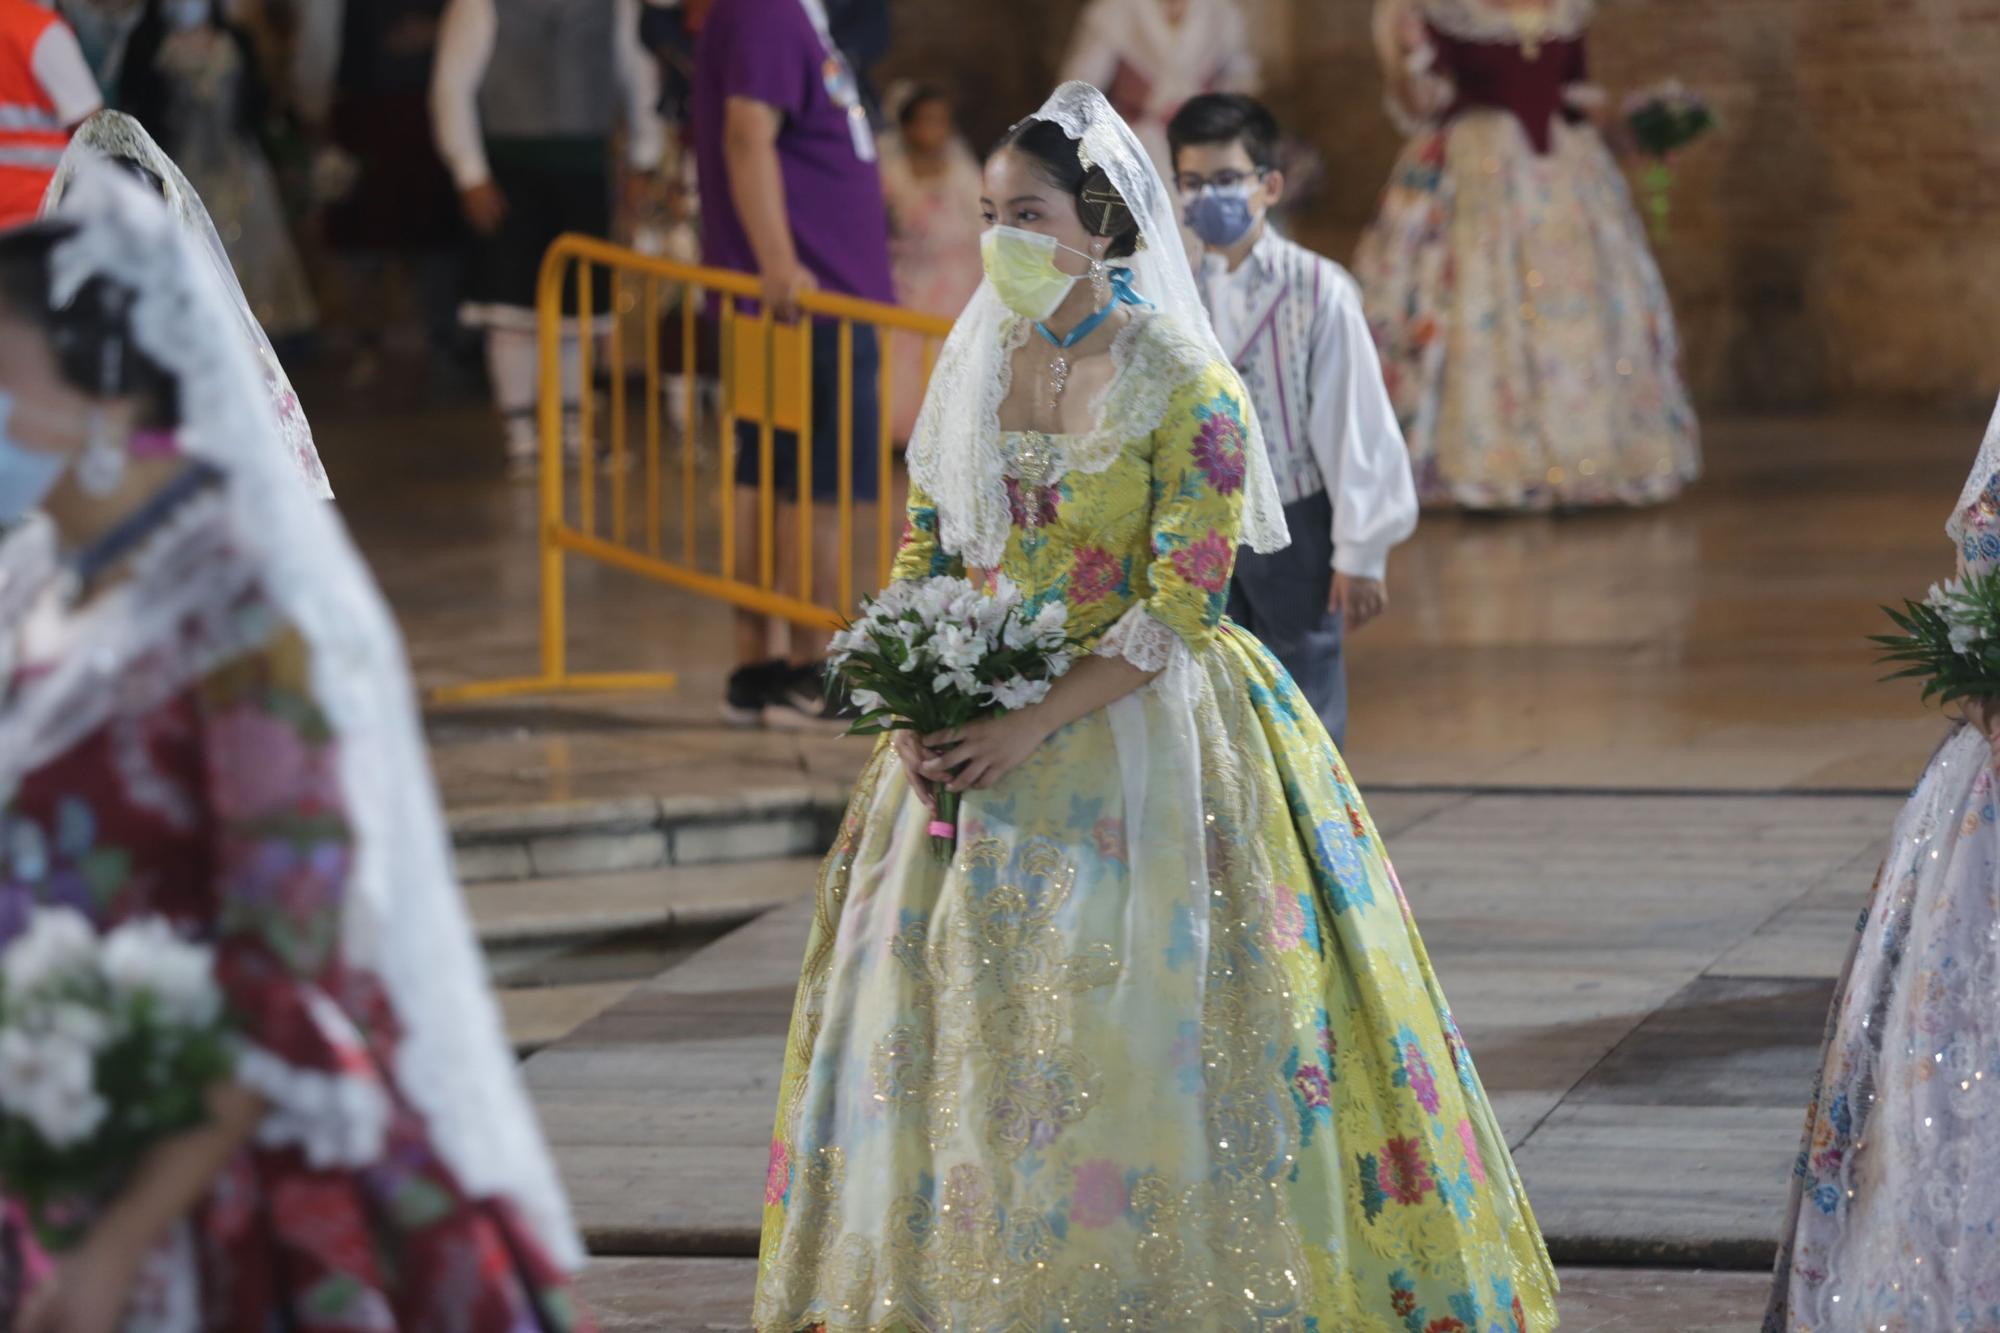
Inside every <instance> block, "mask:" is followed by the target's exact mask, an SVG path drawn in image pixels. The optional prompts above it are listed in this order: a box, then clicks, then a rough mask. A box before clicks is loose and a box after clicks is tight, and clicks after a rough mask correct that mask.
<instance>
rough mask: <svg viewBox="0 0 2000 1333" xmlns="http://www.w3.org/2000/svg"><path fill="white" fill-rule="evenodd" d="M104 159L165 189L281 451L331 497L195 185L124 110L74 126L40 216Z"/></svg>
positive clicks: (286, 381) (308, 433) (301, 418)
mask: <svg viewBox="0 0 2000 1333" xmlns="http://www.w3.org/2000/svg"><path fill="white" fill-rule="evenodd" d="M105 158H110V159H122V160H124V161H127V162H136V163H138V164H139V165H140V166H142V167H144V168H146V170H148V171H150V172H152V173H153V174H154V175H155V176H157V177H159V179H160V183H161V188H162V189H163V190H165V192H166V198H167V207H168V209H169V210H170V211H171V212H172V213H173V215H174V217H175V218H177V219H178V220H179V221H180V224H181V225H182V226H183V227H185V228H186V229H187V231H188V234H189V235H191V236H193V237H194V238H195V239H196V240H197V241H198V242H199V243H200V247H201V250H202V252H203V253H204V254H206V255H207V256H208V259H209V262H210V263H212V264H213V265H214V266H215V271H216V275H217V276H218V277H219V278H220V279H221V280H222V287H223V290H224V291H225V292H226V293H227V294H228V296H229V300H230V304H231V305H232V306H234V307H235V314H236V319H237V322H238V323H240V324H241V325H242V326H243V331H244V333H245V334H246V335H248V337H249V338H250V342H251V346H252V348H253V350H254V352H255V354H256V357H257V363H258V368H259V369H260V370H261V371H262V372H263V375H264V385H265V388H267V389H268V390H269V391H270V394H271V402H272V405H273V407H275V408H276V415H277V419H278V432H277V433H278V435H279V437H280V438H282V439H283V441H284V445H285V449H286V451H287V452H289V453H290V454H291V455H292V457H293V459H294V460H295V461H296V462H297V463H298V465H299V470H300V471H301V472H302V473H304V474H305V480H306V485H308V486H310V487H311V488H312V489H313V491H314V492H315V493H317V494H318V496H319V497H320V498H321V499H322V500H331V499H332V498H333V487H332V485H331V484H329V483H328V481H327V479H326V469H325V468H324V467H323V466H322V465H321V463H320V459H319V449H318V447H317V446H315V445H314V443H313V434H312V425H311V423H309V422H308V421H307V420H306V414H305V410H304V409H303V408H301V407H300V406H299V398H298V395H297V394H296V393H294V392H293V391H292V381H291V378H290V377H289V376H288V375H286V374H285V367H284V365H283V364H282V363H280V362H279V360H278V354H277V352H276V351H274V350H272V347H271V340H270V338H269V337H268V336H266V334H265V333H264V326H263V325H262V324H259V323H258V322H257V316H256V313H255V312H254V311H252V310H251V309H250V301H249V298H248V297H246V296H244V294H243V284H242V283H241V282H240V281H238V280H237V277H236V266H235V265H234V264H232V263H230V262H229V251H228V250H227V249H225V248H224V247H223V244H222V237H221V236H220V235H218V234H217V233H216V230H215V223H214V221H213V220H212V219H211V218H210V217H209V216H208V210H207V209H206V208H204V207H203V206H202V202H201V196H200V195H199V194H197V193H195V188H194V186H193V185H192V184H190V183H189V181H188V178H187V177H186V176H185V175H183V174H182V173H181V169H180V168H179V167H177V166H175V165H174V160H173V159H172V158H171V157H168V156H167V154H166V152H165V150H164V149H162V148H161V147H160V145H159V144H157V143H155V142H153V136H152V135H150V134H148V133H146V127H145V126H144V125H141V124H140V123H139V122H138V121H136V120H134V119H133V118H132V117H130V116H128V115H126V114H125V113H124V112H123V111H98V112H95V113H94V114H92V115H91V116H90V118H89V119H87V120H85V121H84V122H83V124H81V125H79V126H78V127H77V130H76V133H75V134H73V135H71V136H70V141H69V147H68V148H66V149H64V150H63V155H62V161H61V162H60V163H59V164H57V166H56V174H55V176H54V177H53V178H52V179H51V180H50V181H49V188H48V190H47V191H46V192H45V193H44V194H43V195H42V216H44V217H47V216H48V215H49V214H51V213H53V212H55V211H56V209H57V208H58V207H59V206H60V205H61V203H62V199H63V196H64V195H65V194H67V193H68V192H69V188H70V185H71V184H72V183H73V182H74V181H75V180H76V175H77V171H78V168H80V167H81V166H82V165H83V164H84V163H87V162H92V161H97V160H100V159H105Z"/></svg>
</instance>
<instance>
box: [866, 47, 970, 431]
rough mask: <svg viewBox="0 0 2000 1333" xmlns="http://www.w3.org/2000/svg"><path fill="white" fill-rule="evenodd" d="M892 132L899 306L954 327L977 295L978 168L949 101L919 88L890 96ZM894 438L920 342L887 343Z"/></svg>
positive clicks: (919, 393)
mask: <svg viewBox="0 0 2000 1333" xmlns="http://www.w3.org/2000/svg"><path fill="white" fill-rule="evenodd" d="M889 100H890V108H889V109H890V111H891V113H892V114H893V115H894V116H895V119H896V132H895V134H894V135H892V136H889V139H888V142H887V143H886V144H884V146H883V153H882V191H883V193H884V194H885V195H886V196H887V198H888V202H889V264H890V272H891V275H892V276H893V277H894V279H895V282H896V304H898V305H901V306H904V307H907V308H908V309H911V310H921V311H923V312H924V313H925V314H929V315H942V316H944V317H945V318H947V319H956V318H957V317H958V312H959V311H961V310H963V309H965V303H966V301H968V300H970V299H971V297H972V293H973V292H974V291H976V290H977V289H978V287H979V233H980V231H981V230H983V228H984V224H983V223H981V222H980V220H979V160H978V159H977V158H975V157H973V155H972V150H971V149H969V148H967V147H966V146H965V140H964V139H962V138H960V137H959V134H958V127H957V126H956V125H954V124H953V123H952V114H951V97H950V95H949V94H948V93H946V92H945V91H944V89H942V88H939V87H936V86H934V85H931V84H920V85H918V86H916V87H913V88H909V89H895V90H891V93H890V99H889ZM890 359H891V360H892V361H893V362H894V367H895V369H894V388H895V403H894V405H893V416H892V420H893V421H894V423H895V437H896V439H897V440H899V441H904V440H908V439H909V438H910V431H911V430H912V428H914V427H915V426H916V424H917V407H918V405H919V404H921V403H922V402H923V396H924V348H923V342H922V340H921V339H918V338H911V337H896V338H893V339H892V341H891V348H890Z"/></svg>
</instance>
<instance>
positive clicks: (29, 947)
mask: <svg viewBox="0 0 2000 1333" xmlns="http://www.w3.org/2000/svg"><path fill="white" fill-rule="evenodd" d="M233 1059H234V1057H233V1054H232V1050H231V1045H230V1038H229V1034H228V1030H227V1028H226V1027H225V1025H224V1020H223V1013H222V995H221V992H220V990H219V989H218V988H217V986H216V982H215V976H214V971H213V968H212V966H211V958H210V951H209V950H208V949H207V948H205V947H203V946H201V945H198V944H192V943H189V942H188V941H186V940H183V939H181V938H180V937H179V936H178V935H176V934H175V933H174V931H173V929H172V927H170V926H169V925H168V924H167V923H166V922H165V921H163V920H161V919H160V918H158V917H138V918H135V919H133V920H131V921H128V922H126V923H124V924H123V925H121V926H119V927H118V928H116V929H115V930H113V931H111V932H110V933H109V934H108V935H99V934H98V933H97V932H96V931H94V930H93V929H92V928H91V925H90V923H89V922H88V921H86V920H85V919H84V918H83V917H82V916H81V915H80V914H78V913H76V912H74V911H71V910H70V909H68V908H62V907H54V908H37V909H35V910H34V911H33V912H32V913H31V914H30V916H29V919H28V925H27V929H25V930H24V931H22V932H21V934H20V935H19V936H17V937H16V938H15V939H14V941H13V942H12V943H11V944H9V945H8V946H7V947H6V949H5V950H4V951H0V1189H4V1190H5V1192H6V1194H7V1195H8V1196H9V1197H11V1198H13V1199H16V1200H18V1201H20V1202H21V1203H22V1204H23V1205H24V1206H25V1207H26V1208H27V1210H28V1216H29V1218H30V1220H31V1221H32V1222H33V1223H34V1225H35V1229H36V1231H37V1233H38V1234H39V1235H40V1236H41V1238H42V1240H43V1243H44V1244H46V1245H47V1246H48V1247H49V1248H50V1249H52V1250H61V1249H65V1248H67V1247H68V1246H69V1245H71V1244H73V1243H75V1241H76V1240H77V1239H78V1238H79V1237H80V1234H81V1232H82V1230H83V1228H84V1227H85V1226H87V1225H88V1223H89V1221H90V1215H91V1212H92V1211H93V1209H94V1208H95V1207H97V1206H98V1205H100V1204H101V1203H103V1202H104V1201H105V1200H106V1199H108V1198H109V1197H110V1196H111V1195H112V1194H113V1193H114V1192H115V1191H116V1190H117V1189H118V1187H119V1185H120V1184H121V1183H122V1182H123V1180H124V1178H125V1177H126V1175H127V1174H129V1173H130V1172H131V1171H132V1170H133V1168H134V1167H136V1166H137V1165H138V1162H139V1159H140V1157H141V1156H142V1155H143V1154H144V1153H145V1151H146V1150H147V1149H148V1148H149V1147H151V1146H152V1145H153V1144H154V1143H156V1142H158V1141H159V1140H160V1139H162V1138H165V1137H167V1136H168V1135H171V1134H175V1133H178V1132H180V1131H181V1130H184V1129H188V1128H190V1127H192V1126H194V1125H197V1124H199V1123H200V1122H201V1121H202V1120H203V1119H204V1118H205V1117H206V1115H207V1094H208V1090H209V1088H210V1087H211V1086H212V1085H213V1084H214V1083H216V1082H217V1081H218V1080H220V1079H222V1078H224V1077H227V1075H228V1074H229V1071H230V1070H231V1068H232V1067H233Z"/></svg>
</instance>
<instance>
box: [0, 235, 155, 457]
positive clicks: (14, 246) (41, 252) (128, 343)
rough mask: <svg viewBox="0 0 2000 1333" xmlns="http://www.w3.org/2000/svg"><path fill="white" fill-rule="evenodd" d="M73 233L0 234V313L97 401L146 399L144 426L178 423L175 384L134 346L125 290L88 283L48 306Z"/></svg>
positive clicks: (105, 282)
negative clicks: (32, 333)
mask: <svg viewBox="0 0 2000 1333" xmlns="http://www.w3.org/2000/svg"><path fill="white" fill-rule="evenodd" d="M74 232H75V228H74V226H73V225H72V224H70V223H69V222H67V221H61V220H57V221H42V222H33V223H29V224H27V225H25V226H21V227H16V228H14V229H13V230H12V231H7V232H0V307H4V311H5V313H6V314H9V315H12V316H13V317H15V318H17V319H22V320H25V321H27V322H28V323H30V324H33V325H35V326H36V327H37V328H39V329H41V330H42V333H43V336H45V337H46V338H47V339H48V342H49V350H50V352H51V353H52V354H53V355H54V357H55V362H56V369H57V370H59V371H60V372H61V373H62V377H63V379H64V380H65V381H66V382H67V383H68V384H70V385H71V386H72V387H74V388H76V389H77V390H79V391H80V392H83V393H87V394H89V395H91V396H92V397H95V398H123V397H136V398H139V399H142V400H144V402H145V404H146V406H145V408H144V420H143V423H142V424H145V425H148V426H155V427H161V428H169V429H170V428H172V427H174V426H177V425H179V424H180V392H179V391H180V382H179V381H178V380H177V379H176V378H175V377H174V375H173V374H172V373H171V372H170V371H168V370H167V369H166V368H165V367H163V366H161V365H160V364H159V363H158V362H157V361H155V360H153V358H151V357H150V356H147V355H146V353H145V352H144V351H143V350H141V349H140V348H139V346H138V345H137V344H136V343H134V342H133V341H132V300H133V293H132V291H131V289H130V288H128V287H126V286H124V285H123V284H121V283H117V282H113V281H112V280H111V279H110V278H107V277H103V276H98V277H94V278H91V279H90V280H89V281H88V282H86V283H84V284H83V286H82V287H81V288H79V289H78V290H77V293H76V296H75V297H74V298H73V299H72V300H71V301H69V303H68V304H66V305H64V306H62V307H60V308H57V307H55V305H54V303H53V301H52V299H51V298H52V295H53V293H52V286H53V284H52V282H51V280H50V279H51V274H50V261H51V258H52V257H53V254H54V251H55V248H56V246H57V245H59V244H60V243H62V242H63V241H65V240H67V239H68V238H69V237H70V236H71V235H73V234H74Z"/></svg>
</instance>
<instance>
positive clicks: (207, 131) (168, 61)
mask: <svg viewBox="0 0 2000 1333" xmlns="http://www.w3.org/2000/svg"><path fill="white" fill-rule="evenodd" d="M113 101H114V103H115V105H116V106H117V107H118V108H119V109H120V110H123V111H126V112H129V113H130V114H131V116H132V117H133V118H134V119H135V120H137V121H138V122H139V123H140V124H142V125H145V126H147V127H149V128H150V130H151V131H152V132H153V133H154V134H156V135H157V136H158V138H159V140H160V142H161V145H162V146H163V147H164V148H165V150H166V152H167V153H168V154H169V155H170V156H171V157H172V158H173V160H174V161H175V162H176V163H178V164H179V166H180V168H181V170H183V171H184V172H186V174H187V178H188V180H190V181H192V182H193V184H194V188H195V190H196V192H197V193H198V194H199V196H200V198H201V199H202V200H203V201H204V203H205V205H206V207H207V209H208V211H209V212H210V214H212V215H213V217H214V218H215V230H216V234H217V235H219V236H220V237H221V238H222V244H223V246H224V248H225V250H226V251H227V252H228V255H229V260H230V263H231V265H232V266H233V267H234V268H235V270H236V277H237V281H238V282H239V283H240V284H241V286H242V289H243V292H244V295H245V297H246V298H247V299H248V301H249V304H250V310H251V313H252V314H254V315H255V316H256V318H257V323H258V324H259V325H260V326H261V327H262V328H263V330H264V332H265V334H266V335H267V336H268V337H269V338H270V339H271V341H272V342H273V343H275V344H276V345H277V346H279V347H285V348H289V347H291V346H293V345H295V344H297V343H299V342H301V341H302V340H304V339H305V338H307V337H308V336H310V335H311V334H312V333H313V331H314V330H315V329H316V328H317V327H318V324H319V307H318V305H317V304H316V302H315V301H314V299H313V294H312V288H311V287H310V285H309V284H308V283H307V280H306V271H305V265H304V263H303V262H302V261H301V259H300V257H299V251H298V246H297V244H296V243H295V241H294V239H293V236H292V228H291V219H290V217H289V216H288V215H287V214H286V212H285V204H284V199H283V197H282V196H281V195H280V193H279V190H278V177H277V174H276V172H274V171H273V170H272V168H271V163H270V161H269V159H268V158H267V157H266V155H265V151H264V143H263V134H264V131H265V128H266V126H267V124H268V123H269V121H270V96H269V89H268V88H267V86H266V83H265V79H264V77H263V73H262V67H261V66H260V64H259V59H258V55H257V52H256V50H255V48H254V46H253V44H252V41H251V37H250V35H249V33H248V32H247V30H246V29H244V28H243V27H242V26H240V25H238V24H236V23H233V22H231V21H230V20H229V19H228V18H227V17H226V16H225V14H224V12H223V10H222V8H221V7H220V6H219V5H218V4H217V2H216V0H147V5H146V10H145V14H144V16H143V17H142V18H141V19H140V21H139V25H138V27H137V28H136V29H134V31H133V33H132V36H131V39H130V40H129V41H128V42H127V43H126V47H125V54H124V60H123V63H122V65H121V67H120V71H119V76H118V95H117V97H116V98H114V99H113Z"/></svg>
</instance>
